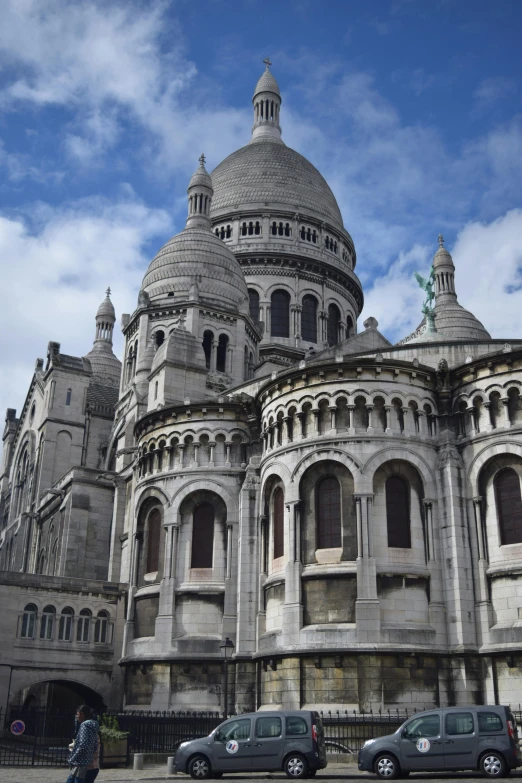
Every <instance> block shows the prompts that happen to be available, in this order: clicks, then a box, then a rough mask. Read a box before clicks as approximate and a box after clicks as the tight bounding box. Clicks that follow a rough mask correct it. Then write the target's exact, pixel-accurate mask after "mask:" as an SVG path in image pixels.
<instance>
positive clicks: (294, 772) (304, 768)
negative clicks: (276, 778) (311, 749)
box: [284, 753, 308, 779]
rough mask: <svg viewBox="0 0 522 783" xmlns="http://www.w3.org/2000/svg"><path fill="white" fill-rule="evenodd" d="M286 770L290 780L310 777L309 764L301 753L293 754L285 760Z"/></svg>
mask: <svg viewBox="0 0 522 783" xmlns="http://www.w3.org/2000/svg"><path fill="white" fill-rule="evenodd" d="M284 770H285V772H286V774H287V776H288V777H289V778H293V779H297V778H306V777H307V775H308V762H307V760H306V759H305V757H304V756H301V755H300V754H299V753H292V755H291V756H288V758H287V759H285V764H284Z"/></svg>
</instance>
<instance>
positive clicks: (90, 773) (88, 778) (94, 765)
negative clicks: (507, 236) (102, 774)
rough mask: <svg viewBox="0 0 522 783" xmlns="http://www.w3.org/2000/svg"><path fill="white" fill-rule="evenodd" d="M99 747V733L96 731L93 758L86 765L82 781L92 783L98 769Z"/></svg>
mask: <svg viewBox="0 0 522 783" xmlns="http://www.w3.org/2000/svg"><path fill="white" fill-rule="evenodd" d="M100 747H101V740H100V733H99V732H98V739H97V742H96V750H95V751H94V758H93V760H92V761H91V763H90V764H89V765H88V767H87V773H86V775H85V781H84V783H94V781H95V780H96V778H97V777H98V772H99V771H100Z"/></svg>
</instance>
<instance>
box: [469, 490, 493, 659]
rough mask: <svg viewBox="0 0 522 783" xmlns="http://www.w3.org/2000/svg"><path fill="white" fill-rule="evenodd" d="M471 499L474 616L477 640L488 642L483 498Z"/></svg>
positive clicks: (490, 613) (490, 614)
mask: <svg viewBox="0 0 522 783" xmlns="http://www.w3.org/2000/svg"><path fill="white" fill-rule="evenodd" d="M471 501H472V503H473V512H472V513H473V519H474V522H475V542H474V544H475V546H472V556H473V557H474V559H475V560H478V563H476V566H475V567H474V569H473V572H474V580H475V617H476V620H477V633H478V637H479V642H480V643H481V644H488V643H491V641H492V640H491V637H490V628H491V625H492V623H493V611H492V606H491V601H490V597H489V586H488V576H487V569H488V565H489V563H488V556H487V544H486V530H485V525H484V498H482V497H480V496H476V497H474V498H472V499H471ZM472 543H473V542H472Z"/></svg>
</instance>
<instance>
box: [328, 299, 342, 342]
mask: <svg viewBox="0 0 522 783" xmlns="http://www.w3.org/2000/svg"><path fill="white" fill-rule="evenodd" d="M340 320H341V315H340V313H339V308H338V307H337V305H334V304H331V305H329V306H328V325H327V334H326V337H327V340H328V345H337V343H338V342H339V322H340Z"/></svg>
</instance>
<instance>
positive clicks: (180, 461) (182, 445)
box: [178, 443, 185, 469]
mask: <svg viewBox="0 0 522 783" xmlns="http://www.w3.org/2000/svg"><path fill="white" fill-rule="evenodd" d="M178 451H179V467H180V469H182V468H183V452H184V451H185V444H184V443H179V444H178Z"/></svg>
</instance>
